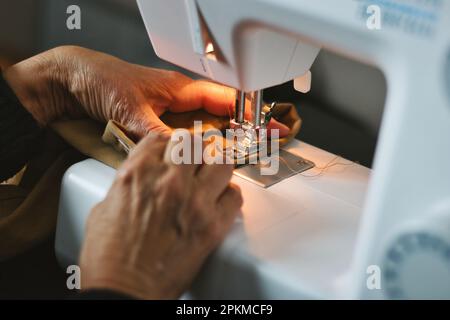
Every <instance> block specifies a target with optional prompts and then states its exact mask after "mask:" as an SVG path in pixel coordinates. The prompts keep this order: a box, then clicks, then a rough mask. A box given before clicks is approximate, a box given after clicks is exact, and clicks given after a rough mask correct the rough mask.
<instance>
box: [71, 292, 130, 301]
mask: <svg viewBox="0 0 450 320" xmlns="http://www.w3.org/2000/svg"><path fill="white" fill-rule="evenodd" d="M71 299H77V300H78V299H79V300H132V299H134V298H133V297H131V296H129V295H126V294H123V293H119V292H115V291H110V290H86V291H80V292H78V293H77V294H76V295H73V296H71Z"/></svg>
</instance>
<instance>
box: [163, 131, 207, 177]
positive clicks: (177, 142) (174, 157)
mask: <svg viewBox="0 0 450 320" xmlns="http://www.w3.org/2000/svg"><path fill="white" fill-rule="evenodd" d="M203 148H204V146H203V141H202V138H201V137H199V136H197V135H192V134H191V133H190V132H189V131H188V130H186V129H177V130H175V131H173V133H172V135H171V137H170V140H169V142H168V143H167V146H166V149H165V152H164V158H163V159H164V162H165V163H167V164H168V165H169V166H171V167H173V168H174V169H175V170H177V171H179V174H182V175H185V174H188V175H190V176H193V175H194V174H195V172H196V171H197V169H198V168H199V167H200V165H201V164H202V162H203Z"/></svg>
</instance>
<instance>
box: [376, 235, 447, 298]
mask: <svg viewBox="0 0 450 320" xmlns="http://www.w3.org/2000/svg"><path fill="white" fill-rule="evenodd" d="M433 229H434V228H427V229H424V228H421V229H417V230H409V231H406V230H405V231H406V232H403V233H397V234H400V235H399V236H398V237H397V238H396V240H394V241H392V242H391V245H390V246H388V247H387V250H386V251H385V255H384V259H383V265H382V269H381V271H382V276H383V281H382V289H383V291H384V294H385V297H386V298H388V299H433V298H435V299H442V298H446V299H448V298H450V297H449V292H450V232H448V230H447V232H439V231H442V230H436V229H434V230H433ZM444 229H446V228H444ZM436 231H438V232H436ZM444 231H445V230H444Z"/></svg>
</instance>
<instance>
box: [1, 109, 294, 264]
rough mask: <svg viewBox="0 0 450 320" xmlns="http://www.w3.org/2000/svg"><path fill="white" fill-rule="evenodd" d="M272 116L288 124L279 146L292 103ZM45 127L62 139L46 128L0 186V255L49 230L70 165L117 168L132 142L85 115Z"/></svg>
mask: <svg viewBox="0 0 450 320" xmlns="http://www.w3.org/2000/svg"><path fill="white" fill-rule="evenodd" d="M273 117H274V118H275V119H277V120H278V121H280V122H282V123H284V124H285V125H287V126H288V127H289V128H290V133H289V135H288V136H287V137H283V138H280V139H279V143H280V145H284V144H286V143H288V142H289V141H290V140H291V139H293V138H294V137H295V136H296V135H297V133H298V132H299V130H300V126H301V119H300V117H299V116H298V113H297V111H296V109H295V107H294V106H293V105H292V104H278V105H277V108H276V109H275V110H274V113H273ZM161 119H162V120H163V122H165V123H166V124H167V125H168V126H169V127H171V128H186V129H188V130H191V131H192V130H193V128H194V121H195V120H201V121H202V124H203V130H208V129H211V128H215V129H219V130H220V131H224V130H225V129H227V128H228V127H229V118H226V117H215V116H212V115H210V114H208V113H206V112H205V111H203V110H199V111H193V112H188V113H180V114H173V113H166V114H164V115H163V116H162V117H161ZM51 128H52V129H53V131H54V132H56V133H57V134H58V135H59V136H60V137H61V138H62V139H63V140H64V141H65V143H64V142H63V141H62V140H61V138H58V137H56V136H55V135H54V134H53V133H51V132H47V133H46V135H45V139H46V143H44V144H43V147H42V150H41V152H40V154H39V155H38V156H36V157H35V158H34V159H32V160H31V161H30V163H29V164H28V165H27V167H26V169H25V171H24V173H23V176H22V178H21V180H20V182H19V183H18V184H17V185H4V184H2V185H0V260H2V259H6V258H8V257H11V256H13V255H16V254H19V253H21V252H23V251H25V250H27V249H28V248H31V247H32V246H33V245H35V244H37V243H39V242H40V241H41V240H43V239H45V238H46V237H48V236H49V235H50V234H51V233H52V232H53V231H54V229H55V226H56V218H57V213H58V201H59V191H60V184H61V179H62V176H63V174H64V172H65V171H66V170H67V169H68V168H69V167H70V166H71V165H72V164H74V163H76V162H78V161H81V160H82V159H84V158H85V157H91V158H94V159H96V160H98V161H100V162H103V163H104V164H106V165H108V166H111V167H113V168H118V167H119V166H120V165H121V164H122V162H123V161H124V160H125V159H126V157H127V153H128V152H129V151H130V150H131V149H132V148H133V147H134V146H135V144H136V142H135V141H133V140H132V139H130V138H129V136H128V135H127V132H126V128H125V127H123V126H121V125H120V124H119V123H117V122H114V121H110V122H109V123H108V124H107V126H106V129H105V127H104V124H102V123H99V122H97V121H94V120H91V119H81V120H60V121H57V122H55V123H53V124H52V125H51ZM69 145H70V146H71V147H72V148H70V147H69Z"/></svg>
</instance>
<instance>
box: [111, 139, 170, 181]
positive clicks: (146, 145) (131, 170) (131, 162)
mask: <svg viewBox="0 0 450 320" xmlns="http://www.w3.org/2000/svg"><path fill="white" fill-rule="evenodd" d="M166 144H167V137H166V136H162V135H159V134H155V133H150V134H148V135H147V136H146V137H145V138H144V139H142V140H141V142H139V143H138V144H137V146H136V147H135V148H134V149H133V150H132V151H131V152H130V155H129V157H128V159H127V160H125V162H124V163H123V165H122V166H121V167H120V168H119V170H118V172H117V177H118V178H121V179H118V180H116V181H121V182H130V181H131V180H132V179H133V177H134V176H136V175H139V176H141V177H142V176H143V175H146V174H150V173H151V172H152V170H148V169H149V167H152V166H155V164H158V163H160V162H161V161H162V160H161V159H162V157H163V153H164V149H165V147H166ZM117 183H119V182H117Z"/></svg>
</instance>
